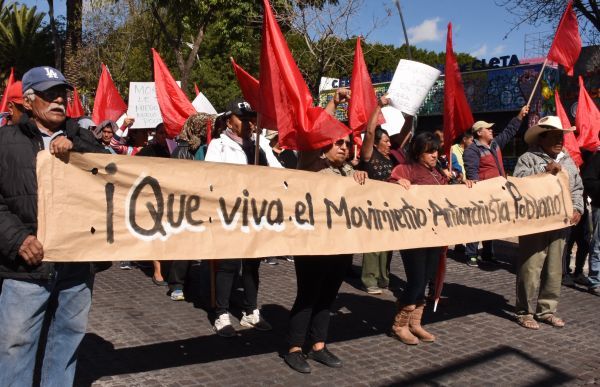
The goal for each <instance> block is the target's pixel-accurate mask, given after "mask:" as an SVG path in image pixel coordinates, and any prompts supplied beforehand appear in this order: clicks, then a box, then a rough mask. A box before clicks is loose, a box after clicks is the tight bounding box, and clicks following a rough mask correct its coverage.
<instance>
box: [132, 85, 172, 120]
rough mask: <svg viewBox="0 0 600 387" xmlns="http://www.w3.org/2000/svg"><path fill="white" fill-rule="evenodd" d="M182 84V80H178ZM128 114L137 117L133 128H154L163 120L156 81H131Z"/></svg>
mask: <svg viewBox="0 0 600 387" xmlns="http://www.w3.org/2000/svg"><path fill="white" fill-rule="evenodd" d="M177 84H178V85H180V86H181V82H180V81H177ZM128 106H129V107H128V109H127V115H128V116H132V117H134V118H135V122H134V123H133V125H132V126H131V129H143V128H154V127H156V125H158V124H160V123H161V122H163V120H162V117H161V115H160V108H159V107H158V100H157V99H156V87H155V84H154V82H129V103H128Z"/></svg>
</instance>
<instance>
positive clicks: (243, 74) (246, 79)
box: [229, 58, 264, 126]
mask: <svg viewBox="0 0 600 387" xmlns="http://www.w3.org/2000/svg"><path fill="white" fill-rule="evenodd" d="M229 59H231V65H232V66H233V72H234V73H235V77H236V78H237V81H238V85H239V86H240V89H241V90H242V95H243V96H244V99H245V100H246V102H248V103H249V104H250V106H252V108H253V109H258V100H259V97H258V93H259V82H258V79H256V78H254V77H253V76H252V75H250V74H249V73H248V72H247V71H246V70H244V69H243V68H241V67H240V66H239V65H238V64H237V63H235V60H233V58H229ZM261 126H264V124H263V120H262V118H261Z"/></svg>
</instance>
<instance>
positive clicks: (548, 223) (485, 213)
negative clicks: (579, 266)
mask: <svg viewBox="0 0 600 387" xmlns="http://www.w3.org/2000/svg"><path fill="white" fill-rule="evenodd" d="M37 176H38V188H39V194H38V208H39V211H38V238H39V239H40V241H41V242H42V244H43V245H44V255H45V258H44V259H45V260H48V261H102V260H113V261H117V260H123V259H125V258H127V259H131V260H153V259H159V260H161V259H164V260H173V259H176V260H177V259H184V260H186V259H218V258H252V257H268V256H277V255H316V254H342V253H361V252H369V251H385V250H396V249H406V248H416V247H426V246H444V245H448V244H455V243H464V242H470V241H475V240H487V239H496V238H505V237H513V236H517V235H523V234H531V233H537V232H542V231H547V230H553V229H558V228H563V227H566V226H567V225H568V218H569V216H570V215H571V214H572V212H573V209H572V203H571V199H570V195H569V183H568V177H567V175H566V174H560V175H559V176H552V175H549V174H543V175H539V176H534V177H527V178H521V179H518V178H509V180H506V179H504V178H495V179H491V180H485V181H483V182H479V183H477V184H475V186H474V187H473V188H471V189H469V188H467V187H466V186H463V185H451V186H413V187H411V188H410V189H409V190H405V189H404V188H402V187H401V186H399V185H398V184H392V183H385V182H378V181H367V183H366V184H365V185H362V186H361V185H359V184H357V183H356V182H355V181H354V180H353V179H352V178H348V177H337V176H331V175H328V174H322V173H315V172H304V171H295V170H286V169H277V168H268V167H260V166H247V165H232V164H219V163H210V162H200V161H190V160H176V159H158V158H151V157H143V158H137V157H128V156H119V155H104V154H77V153H72V154H70V160H69V161H68V162H67V163H65V162H64V161H62V160H60V159H58V158H56V157H54V156H52V155H50V154H49V153H47V152H40V154H39V155H38V164H37Z"/></svg>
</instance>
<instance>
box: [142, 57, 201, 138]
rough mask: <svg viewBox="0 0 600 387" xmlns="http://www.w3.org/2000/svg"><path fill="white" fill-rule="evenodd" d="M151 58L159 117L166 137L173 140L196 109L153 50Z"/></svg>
mask: <svg viewBox="0 0 600 387" xmlns="http://www.w3.org/2000/svg"><path fill="white" fill-rule="evenodd" d="M152 57H153V60H154V83H155V86H156V99H157V100H158V107H159V108H160V115H161V116H162V119H163V123H164V124H165V130H166V133H167V137H168V138H174V137H176V136H177V135H178V134H179V132H181V129H182V128H183V124H184V123H185V121H186V120H187V119H188V117H189V116H191V115H192V114H196V109H195V108H194V106H193V105H192V103H191V102H190V100H189V99H188V97H187V96H186V95H185V93H184V92H183V90H181V88H180V87H179V86H178V85H177V82H175V79H173V76H172V75H171V73H170V72H169V69H168V68H167V65H166V64H165V63H164V62H163V60H162V59H161V57H160V55H159V54H158V52H156V50H155V49H152Z"/></svg>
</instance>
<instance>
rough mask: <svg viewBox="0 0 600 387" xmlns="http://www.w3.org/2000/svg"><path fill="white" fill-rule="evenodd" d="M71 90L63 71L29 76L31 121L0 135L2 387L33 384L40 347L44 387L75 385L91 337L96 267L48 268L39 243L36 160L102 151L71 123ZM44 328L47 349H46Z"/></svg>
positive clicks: (42, 70)
mask: <svg viewBox="0 0 600 387" xmlns="http://www.w3.org/2000/svg"><path fill="white" fill-rule="evenodd" d="M67 89H71V86H70V85H69V84H68V83H67V82H66V80H65V78H64V76H63V75H62V74H61V73H60V72H59V71H58V70H56V69H53V68H51V67H36V68H33V69H31V70H29V71H28V72H27V73H25V75H24V76H23V107H24V108H25V110H26V114H25V115H24V116H23V117H22V118H21V120H20V121H19V122H18V123H16V124H14V125H10V126H6V127H4V128H2V130H0V278H3V279H4V283H3V285H2V293H0V386H25V385H32V384H34V380H33V374H34V368H35V361H36V353H37V351H38V347H40V346H41V347H42V348H41V349H40V350H44V352H43V353H44V356H43V364H42V366H41V381H40V382H41V385H47V384H52V385H57V386H69V385H72V384H73V378H74V376H75V366H76V360H77V348H78V347H79V344H80V342H81V340H82V339H83V336H84V334H85V331H86V326H87V316H88V312H89V309H90V305H91V300H92V283H93V279H94V269H93V266H92V265H90V264H89V263H71V264H66V263H63V264H58V263H57V264H52V263H47V262H44V261H43V259H44V248H43V246H42V244H41V243H40V241H39V240H38V239H37V238H36V232H37V181H36V169H35V168H36V155H37V153H38V152H39V151H50V152H51V153H53V154H54V155H56V156H57V157H62V156H64V155H66V154H67V153H68V152H69V151H79V152H103V151H104V150H103V148H102V147H100V146H99V145H98V143H97V142H96V141H95V139H94V137H93V136H92V134H91V133H90V132H89V131H87V130H85V129H81V128H79V126H78V125H77V122H76V121H71V120H67V119H66V116H65V112H66V107H65V106H66V100H67ZM44 321H46V323H44ZM43 326H44V327H46V328H48V331H47V340H46V343H45V346H44V345H43V344H41V345H40V337H42V336H44V335H43V334H42V329H43Z"/></svg>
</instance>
